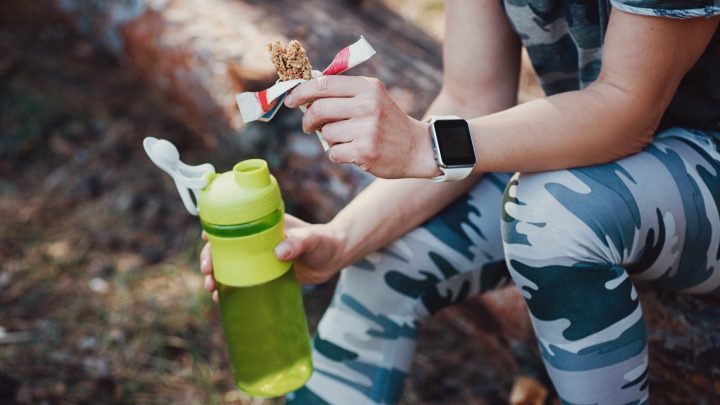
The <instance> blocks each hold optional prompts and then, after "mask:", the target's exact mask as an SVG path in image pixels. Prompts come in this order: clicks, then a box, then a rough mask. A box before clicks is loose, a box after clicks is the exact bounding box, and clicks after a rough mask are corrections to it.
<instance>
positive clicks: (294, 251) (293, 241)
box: [275, 228, 316, 260]
mask: <svg viewBox="0 0 720 405" xmlns="http://www.w3.org/2000/svg"><path fill="white" fill-rule="evenodd" d="M315 240H316V238H315V235H314V234H313V233H312V232H311V231H310V229H308V228H294V229H289V230H288V231H287V236H286V237H285V240H283V241H282V242H280V243H278V245H277V246H276V247H275V256H276V257H277V258H278V259H280V260H295V259H297V258H298V257H300V255H302V254H303V253H304V252H306V251H307V250H310V249H312V248H313V246H314V244H315Z"/></svg>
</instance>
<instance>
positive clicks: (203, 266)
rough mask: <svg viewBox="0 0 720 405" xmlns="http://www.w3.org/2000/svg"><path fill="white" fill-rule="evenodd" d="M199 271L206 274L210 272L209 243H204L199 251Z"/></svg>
mask: <svg viewBox="0 0 720 405" xmlns="http://www.w3.org/2000/svg"><path fill="white" fill-rule="evenodd" d="M200 272H201V273H202V274H205V275H208V274H212V258H211V256H210V243H206V244H205V246H203V248H202V251H201V252H200Z"/></svg>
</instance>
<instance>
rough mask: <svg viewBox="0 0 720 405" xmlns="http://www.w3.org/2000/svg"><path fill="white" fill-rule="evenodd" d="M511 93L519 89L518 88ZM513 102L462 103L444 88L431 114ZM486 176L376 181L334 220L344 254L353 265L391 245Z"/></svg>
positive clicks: (473, 112)
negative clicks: (443, 180) (456, 179)
mask: <svg viewBox="0 0 720 405" xmlns="http://www.w3.org/2000/svg"><path fill="white" fill-rule="evenodd" d="M508 92H515V90H514V87H512V86H511V88H510V89H508ZM498 94H500V93H498ZM514 101H515V100H514V98H512V97H507V96H501V97H484V98H482V99H479V100H477V101H476V102H475V103H466V104H461V103H460V102H459V100H454V99H453V98H452V97H450V96H448V95H447V93H445V92H441V93H440V94H439V95H438V97H437V98H436V99H435V101H434V102H433V103H432V105H431V106H430V108H429V109H428V112H427V115H428V116H430V115H448V114H455V115H461V116H465V117H472V116H477V115H482V114H490V113H493V112H496V111H500V110H502V109H504V108H507V107H509V105H511V103H514ZM428 142H429V140H428ZM481 177H482V175H481V174H476V175H473V176H471V177H469V178H467V179H465V180H464V181H460V182H453V183H433V182H431V181H429V180H425V179H394V180H387V179H377V180H375V181H373V183H372V184H370V185H369V186H368V187H367V188H366V189H365V190H363V191H362V192H361V193H360V194H359V195H358V196H357V197H355V199H353V201H351V202H350V203H349V204H348V205H347V206H346V207H345V208H344V209H343V210H342V211H340V212H339V213H338V214H337V216H336V217H335V219H334V220H333V221H332V222H333V223H334V224H336V225H337V226H338V229H341V230H342V232H343V233H344V239H345V247H346V252H345V254H344V257H346V258H347V261H348V263H350V262H353V261H355V260H358V259H360V258H362V257H363V256H365V255H367V254H368V253H370V252H374V251H376V250H378V249H380V248H382V247H383V246H386V245H388V244H389V243H391V242H392V241H394V240H396V239H397V238H399V237H400V236H402V235H404V234H405V233H407V232H408V231H410V230H411V229H413V228H415V227H417V226H418V225H420V224H421V223H423V222H424V221H426V220H427V219H428V218H430V217H431V216H432V215H434V214H435V213H437V212H438V211H440V210H441V209H442V208H444V207H445V206H446V205H448V204H449V203H451V202H452V201H454V200H455V199H457V198H458V197H459V196H461V195H462V194H464V193H466V192H467V191H468V190H470V188H472V187H473V186H474V185H475V184H476V183H477V182H478V181H479V180H480V178H481Z"/></svg>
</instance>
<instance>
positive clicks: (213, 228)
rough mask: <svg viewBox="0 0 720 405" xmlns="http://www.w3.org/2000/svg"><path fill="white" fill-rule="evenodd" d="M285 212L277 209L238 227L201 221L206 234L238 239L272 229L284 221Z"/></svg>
mask: <svg viewBox="0 0 720 405" xmlns="http://www.w3.org/2000/svg"><path fill="white" fill-rule="evenodd" d="M282 217H283V210H282V209H277V210H275V211H273V212H271V213H270V214H268V215H266V216H264V217H262V218H260V219H257V220H255V221H251V222H245V223H243V224H237V225H216V224H210V223H207V222H205V221H200V222H201V223H202V227H203V229H204V230H205V232H207V233H209V234H211V235H213V236H217V237H221V238H237V237H241V236H248V235H254V234H256V233H260V232H262V231H264V230H266V229H270V228H272V227H273V226H275V225H276V224H277V223H278V222H280V221H282Z"/></svg>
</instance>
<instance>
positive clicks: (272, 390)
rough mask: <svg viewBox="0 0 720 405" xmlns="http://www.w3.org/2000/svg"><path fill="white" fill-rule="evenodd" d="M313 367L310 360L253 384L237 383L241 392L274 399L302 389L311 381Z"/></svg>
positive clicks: (302, 361) (302, 360) (300, 362)
mask: <svg viewBox="0 0 720 405" xmlns="http://www.w3.org/2000/svg"><path fill="white" fill-rule="evenodd" d="M312 372H313V367H312V362H311V361H310V360H309V359H301V360H300V361H298V362H296V363H295V364H293V365H291V366H289V367H287V368H285V369H284V370H280V371H278V372H276V373H273V374H272V375H270V376H267V377H263V378H260V379H258V380H256V381H252V382H243V381H235V383H236V385H237V387H238V388H239V389H240V391H242V392H244V393H246V394H248V395H250V396H253V397H257V398H272V397H279V396H283V395H286V394H289V393H291V392H293V391H295V390H297V389H299V388H301V387H302V386H303V385H305V383H306V382H307V381H308V380H309V379H310V376H311V375H312Z"/></svg>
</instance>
